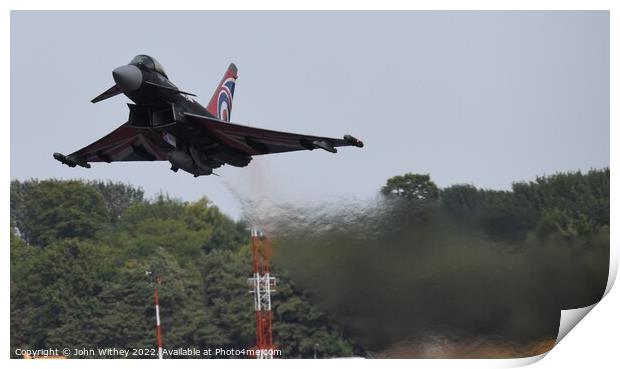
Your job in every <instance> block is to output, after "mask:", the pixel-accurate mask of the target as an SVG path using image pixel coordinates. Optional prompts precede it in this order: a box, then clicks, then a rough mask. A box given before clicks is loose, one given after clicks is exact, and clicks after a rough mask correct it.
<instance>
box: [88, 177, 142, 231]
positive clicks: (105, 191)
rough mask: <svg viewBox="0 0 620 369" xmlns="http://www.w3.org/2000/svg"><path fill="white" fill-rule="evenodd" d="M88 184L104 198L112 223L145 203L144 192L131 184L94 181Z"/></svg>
mask: <svg viewBox="0 0 620 369" xmlns="http://www.w3.org/2000/svg"><path fill="white" fill-rule="evenodd" d="M88 184H90V185H91V186H93V187H94V188H96V189H97V190H98V191H99V192H100V193H101V195H102V196H103V199H104V201H105V204H106V208H107V209H108V215H109V217H110V221H111V222H112V223H115V222H117V221H118V219H119V218H120V217H121V215H122V214H123V213H124V212H125V210H126V209H127V208H129V207H130V206H131V205H133V204H135V203H141V202H142V201H144V190H143V189H142V188H135V187H133V186H131V185H129V184H125V183H121V182H112V181H106V182H104V181H92V182H88Z"/></svg>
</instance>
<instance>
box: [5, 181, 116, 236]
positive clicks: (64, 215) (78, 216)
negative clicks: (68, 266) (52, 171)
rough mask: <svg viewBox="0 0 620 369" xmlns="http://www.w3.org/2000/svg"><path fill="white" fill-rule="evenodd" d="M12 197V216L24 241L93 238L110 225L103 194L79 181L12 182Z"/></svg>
mask: <svg viewBox="0 0 620 369" xmlns="http://www.w3.org/2000/svg"><path fill="white" fill-rule="evenodd" d="M11 200H12V201H11V219H12V220H13V221H14V224H15V226H16V227H17V229H18V230H19V233H20V234H21V235H22V237H23V238H24V240H25V241H26V242H28V243H30V244H35V245H37V246H46V245H48V244H50V243H51V242H53V241H55V240H59V239H62V238H72V237H78V238H88V237H92V236H94V234H95V232H97V231H98V230H100V229H102V228H104V227H105V226H106V225H107V224H108V221H107V220H108V217H107V211H106V208H105V203H104V200H103V197H102V196H101V194H100V193H99V192H98V191H97V190H95V189H94V188H93V187H91V186H89V185H87V184H85V183H83V182H80V181H57V180H47V181H41V182H38V181H29V182H24V183H20V182H18V181H13V182H12V183H11Z"/></svg>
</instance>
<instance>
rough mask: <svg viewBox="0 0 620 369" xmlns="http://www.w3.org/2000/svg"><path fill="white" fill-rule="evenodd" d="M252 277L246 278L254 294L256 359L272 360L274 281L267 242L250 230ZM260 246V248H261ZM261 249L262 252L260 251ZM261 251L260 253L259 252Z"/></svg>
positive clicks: (255, 231)
mask: <svg viewBox="0 0 620 369" xmlns="http://www.w3.org/2000/svg"><path fill="white" fill-rule="evenodd" d="M251 236H252V261H253V264H252V265H253V275H252V278H248V282H249V285H250V287H251V290H250V292H251V293H253V294H254V310H255V312H256V347H255V350H256V351H255V352H256V355H255V356H256V358H257V359H273V331H272V327H271V294H272V293H273V292H275V289H274V288H273V287H275V285H276V279H275V277H272V276H271V275H270V273H269V256H270V255H269V254H270V249H269V241H268V240H267V238H266V237H265V235H264V234H263V233H262V232H259V231H257V230H256V229H252V230H251ZM261 246H262V247H261ZM261 249H262V250H261ZM261 251H262V252H261Z"/></svg>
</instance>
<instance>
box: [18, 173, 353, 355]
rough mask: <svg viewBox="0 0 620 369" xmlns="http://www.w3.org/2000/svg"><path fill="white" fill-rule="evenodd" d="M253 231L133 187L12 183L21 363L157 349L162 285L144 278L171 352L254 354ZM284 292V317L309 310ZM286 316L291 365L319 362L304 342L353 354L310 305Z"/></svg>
mask: <svg viewBox="0 0 620 369" xmlns="http://www.w3.org/2000/svg"><path fill="white" fill-rule="evenodd" d="M246 228H247V227H246V225H245V224H244V223H242V222H235V221H232V220H231V219H229V218H228V217H226V216H225V215H223V214H222V213H221V212H220V211H219V209H218V208H217V207H216V206H214V205H213V204H212V203H211V202H210V201H209V200H208V199H206V198H203V199H200V200H198V201H196V202H193V203H185V202H182V201H179V200H176V199H171V198H170V197H168V196H167V195H164V194H160V195H158V196H157V197H156V198H155V199H154V200H152V201H145V200H144V198H143V192H142V190H140V189H135V188H133V187H131V186H129V185H126V184H119V183H112V182H89V183H83V182H79V181H54V180H50V181H36V180H31V181H25V182H19V181H12V182H11V233H10V234H11V238H10V240H11V348H12V352H14V349H15V348H18V347H19V348H32V349H34V348H45V347H61V348H62V347H86V348H99V347H122V348H129V349H131V348H136V349H146V348H153V347H154V343H155V341H156V340H155V330H154V324H155V321H154V319H155V318H154V317H155V311H154V306H153V289H154V287H155V285H154V284H153V279H152V277H148V276H146V275H145V272H146V271H151V272H152V273H153V274H155V275H160V276H162V278H163V283H162V284H161V285H159V286H158V288H159V293H160V310H161V322H162V330H163V334H164V344H165V346H166V347H167V348H171V349H172V348H181V347H186V348H187V347H196V348H199V349H201V350H202V349H206V348H213V349H215V348H218V347H223V348H239V349H243V348H250V347H252V346H254V345H255V342H254V341H255V327H254V324H255V323H254V306H253V299H252V295H251V294H249V293H248V286H247V278H248V277H249V276H250V275H251V262H250V253H249V245H248V241H249V234H248V231H247V229H246ZM280 282H281V283H282V286H283V289H284V291H285V293H283V294H278V295H275V296H274V311H276V313H275V314H277V309H278V308H279V307H280V306H287V305H289V306H295V307H296V306H298V304H299V301H302V300H300V298H301V297H300V296H301V291H295V292H293V289H292V288H290V287H289V284H288V282H287V280H286V278H282V279H280ZM289 300H291V301H293V302H292V305H291V304H289ZM285 310H286V309H285ZM286 316H287V319H286V322H282V323H276V324H283V330H282V332H281V333H276V342H277V345H278V348H280V349H281V350H283V352H284V355H285V357H289V356H295V357H297V356H303V357H311V355H313V351H312V350H308V349H307V348H302V347H301V346H300V345H302V346H303V345H309V343H308V344H301V343H300V341H295V340H294V339H297V338H298V335H299V334H300V333H299V332H304V336H303V339H306V340H307V339H309V338H308V337H314V338H313V340H314V341H313V342H315V341H316V343H319V344H320V345H321V347H324V349H323V351H321V354H322V355H328V356H344V355H349V354H350V352H351V350H350V344H349V343H348V342H347V341H346V340H345V339H344V338H343V336H342V333H341V332H340V331H339V330H338V329H336V328H335V326H334V323H333V322H331V321H330V320H328V319H327V317H326V316H325V315H324V314H322V313H320V312H319V311H318V310H316V309H314V308H312V306H311V305H310V303H309V302H308V301H307V300H303V303H302V304H301V307H300V309H299V311H298V312H288V313H287V314H286ZM277 319H279V318H276V321H277ZM287 332H295V334H292V333H291V334H288V333H287ZM300 339H301V338H300ZM312 345H314V343H312ZM304 347H305V346H304ZM287 355H288V356H287Z"/></svg>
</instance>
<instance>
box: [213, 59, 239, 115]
mask: <svg viewBox="0 0 620 369" xmlns="http://www.w3.org/2000/svg"><path fill="white" fill-rule="evenodd" d="M236 81H237V66H236V65H234V64H233V63H230V65H229V66H228V69H227V70H226V73H225V74H224V78H222V81H221V82H220V84H219V85H218V86H217V89H215V93H213V97H212V98H211V101H209V105H207V110H208V111H209V113H211V114H213V115H214V116H215V117H217V118H218V119H219V120H222V121H224V122H230V113H231V111H232V102H233V96H234V94H235V82H236Z"/></svg>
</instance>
